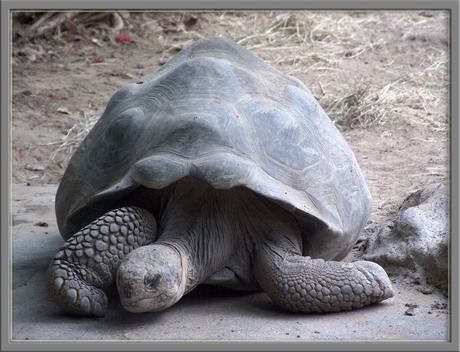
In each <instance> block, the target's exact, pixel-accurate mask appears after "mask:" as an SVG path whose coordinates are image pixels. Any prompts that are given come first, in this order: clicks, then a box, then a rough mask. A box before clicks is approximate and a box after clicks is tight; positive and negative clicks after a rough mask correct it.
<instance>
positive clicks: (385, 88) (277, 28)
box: [52, 11, 449, 160]
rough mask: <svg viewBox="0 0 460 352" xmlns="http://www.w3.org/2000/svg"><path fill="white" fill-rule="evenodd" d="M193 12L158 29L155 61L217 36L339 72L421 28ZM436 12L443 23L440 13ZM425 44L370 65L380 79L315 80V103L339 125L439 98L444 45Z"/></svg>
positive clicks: (441, 123) (360, 18)
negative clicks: (412, 54) (416, 53)
mask: <svg viewBox="0 0 460 352" xmlns="http://www.w3.org/2000/svg"><path fill="white" fill-rule="evenodd" d="M163 15H164V14H163ZM168 15H169V16H175V17H176V20H177V22H178V23H180V21H181V18H183V16H184V14H167V16H168ZM198 16H199V18H200V21H201V22H204V23H205V25H204V27H203V28H201V29H200V30H197V29H196V28H194V27H192V28H187V27H186V26H182V27H179V28H178V29H177V31H176V33H175V35H174V36H169V35H168V34H164V35H160V36H159V41H160V43H161V45H162V48H163V51H162V53H163V54H162V61H167V60H168V59H170V58H171V57H172V56H173V55H174V54H175V53H177V51H179V50H181V49H183V48H185V47H186V46H188V45H189V44H191V43H192V42H194V41H196V40H198V39H200V38H202V37H209V36H224V37H227V38H230V39H232V40H234V41H235V42H237V43H238V44H240V45H242V46H244V47H246V48H247V49H249V50H252V51H254V52H256V53H257V55H259V56H260V57H262V58H263V59H264V60H265V61H267V62H268V63H269V64H271V65H273V66H275V67H279V68H280V70H282V71H283V72H285V73H287V74H290V75H294V76H299V75H300V76H301V75H306V74H307V73H308V74H315V73H316V74H317V75H319V74H321V75H324V74H336V75H337V74H342V73H343V74H345V73H346V70H344V69H343V67H344V65H345V64H346V63H352V64H356V65H361V64H363V62H362V61H360V60H361V59H363V58H364V57H365V56H366V57H372V55H374V56H379V55H381V56H391V55H388V52H389V49H390V47H392V46H394V45H395V43H397V41H398V40H400V41H401V40H402V41H404V40H407V41H410V40H411V38H415V39H417V35H419V33H421V32H423V30H425V31H426V30H427V28H428V30H429V23H428V21H429V18H428V17H424V16H423V15H421V16H420V15H418V14H417V13H416V12H413V11H400V12H396V13H390V12H389V11H386V12H385V11H383V12H379V11H374V12H371V11H369V12H366V11H361V12H343V11H316V12H311V11H298V12H266V11H265V12H253V13H243V12H221V13H215V12H208V13H200V14H198ZM442 16H444V17H442ZM442 16H441V17H442V19H444V20H446V23H447V19H446V16H447V15H446V14H444V15H442ZM163 18H164V17H163ZM155 21H159V20H155ZM141 27H142V25H141ZM401 30H402V31H403V33H404V35H403V36H402V38H398V37H394V36H391V32H392V31H394V32H396V31H398V32H400V31H401ZM446 30H447V28H446ZM379 31H381V34H382V35H380V32H379ZM376 33H377V36H375V34H376ZM385 33H386V35H383V34H385ZM373 35H374V36H375V37H373ZM178 36H180V38H181V40H179V41H178V40H177V38H178ZM425 47H426V52H425V54H424V55H423V56H422V57H420V58H419V60H418V62H416V63H415V65H411V67H410V70H409V71H408V70H407V67H408V66H407V63H400V62H397V61H395V60H393V61H390V62H387V63H385V64H381V65H380V67H376V69H379V70H384V71H385V73H387V74H386V77H387V80H386V81H384V82H381V81H380V82H373V81H372V80H364V79H361V80H357V81H355V83H354V84H348V85H347V84H345V85H342V86H338V87H332V88H331V87H328V89H326V90H324V88H323V86H322V85H321V82H319V81H318V80H317V83H318V84H319V85H320V88H321V93H322V94H321V96H320V97H319V99H318V100H319V102H320V104H321V105H322V106H323V107H324V109H325V110H326V112H327V113H328V114H329V116H330V118H331V119H332V120H333V121H334V122H335V123H336V124H337V125H339V126H340V127H341V128H345V129H346V128H356V127H370V126H373V125H375V124H380V125H381V124H385V123H388V122H391V121H392V119H394V118H396V117H397V116H398V114H396V113H395V111H396V110H397V108H398V107H405V108H410V109H416V110H425V111H427V109H428V108H429V107H430V106H431V107H433V106H435V105H436V104H438V103H443V104H446V101H445V100H442V99H440V97H441V96H444V97H446V96H447V92H448V82H449V56H448V48H447V46H445V47H443V46H442V45H440V46H436V45H432V44H430V43H429V42H428V43H426V45H425ZM393 50H394V48H393ZM345 67H346V66H345ZM401 72H403V73H402V74H401ZM321 77H322V76H321ZM346 79H347V78H343V77H342V80H346ZM348 80H349V78H348ZM446 115H447V114H446ZM446 115H443V114H441V115H440V116H431V118H430V121H425V122H426V123H429V124H430V125H431V126H432V127H433V128H434V129H438V130H442V129H445V128H447V126H448V121H447V118H446ZM96 120H97V118H96V117H94V116H90V117H88V116H85V118H84V119H83V121H81V122H79V123H78V124H76V125H75V126H74V127H73V128H72V129H71V130H70V131H69V133H68V134H67V135H66V136H65V137H64V138H63V140H62V141H61V142H60V143H59V147H58V149H57V150H56V151H55V152H54V153H53V155H52V158H53V160H55V159H56V160H57V159H59V158H61V159H62V157H60V156H62V155H63V154H64V155H69V154H70V153H71V151H72V150H73V148H74V147H76V146H77V145H78V144H79V143H80V142H81V140H82V139H83V137H84V136H85V135H86V133H87V132H88V131H89V130H90V129H91V128H92V126H93V125H94V123H95V122H96Z"/></svg>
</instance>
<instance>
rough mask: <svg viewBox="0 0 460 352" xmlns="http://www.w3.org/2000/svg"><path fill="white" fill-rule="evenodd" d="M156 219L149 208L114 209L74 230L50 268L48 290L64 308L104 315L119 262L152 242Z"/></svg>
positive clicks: (86, 313)
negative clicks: (147, 209)
mask: <svg viewBox="0 0 460 352" xmlns="http://www.w3.org/2000/svg"><path fill="white" fill-rule="evenodd" d="M155 238H156V221H155V219H154V217H153V215H152V214H150V213H149V212H148V211H146V210H144V209H141V208H135V207H123V208H120V209H115V210H112V211H110V212H108V213H106V214H104V215H103V216H101V217H100V218H99V219H96V220H95V221H93V222H92V223H90V224H89V225H87V226H86V227H84V228H83V229H82V230H80V231H78V232H77V233H75V234H74V235H73V236H72V237H71V238H69V239H68V240H67V241H66V243H65V244H64V245H63V246H62V247H61V248H60V250H59V251H58V253H57V254H56V255H55V257H54V259H53V261H52V262H51V264H50V266H49V268H48V272H47V281H46V282H47V285H46V286H47V290H48V293H49V294H50V296H51V297H52V299H53V301H54V302H55V303H56V304H57V305H58V306H59V307H60V308H61V309H62V310H64V311H65V312H68V313H71V314H75V315H89V316H91V315H93V316H97V317H102V316H104V315H105V314H106V311H107V295H106V294H105V292H104V291H103V290H102V289H103V288H106V287H108V286H110V285H111V284H112V283H114V281H115V274H116V271H117V269H118V266H119V264H120V262H121V261H122V260H123V259H124V257H125V255H127V254H128V253H129V252H131V251H132V250H134V249H136V248H138V247H140V246H144V245H147V244H149V243H152V242H153V241H154V240H155Z"/></svg>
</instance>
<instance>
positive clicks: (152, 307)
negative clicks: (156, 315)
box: [121, 293, 179, 313]
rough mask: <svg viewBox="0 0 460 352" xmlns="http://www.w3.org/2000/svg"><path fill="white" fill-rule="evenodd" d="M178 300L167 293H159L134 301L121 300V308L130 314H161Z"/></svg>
mask: <svg viewBox="0 0 460 352" xmlns="http://www.w3.org/2000/svg"><path fill="white" fill-rule="evenodd" d="M178 300H179V299H177V298H175V297H171V296H169V295H168V294H167V293H161V294H158V295H155V296H153V297H149V298H140V299H138V300H136V301H134V302H133V301H125V300H123V299H122V300H121V304H122V305H123V308H125V309H126V310H127V311H128V312H131V313H147V312H161V311H163V310H165V309H167V308H169V307H171V306H172V305H174V304H175V303H176V302H177V301H178Z"/></svg>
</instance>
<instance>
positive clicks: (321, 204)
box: [55, 38, 371, 260]
mask: <svg viewBox="0 0 460 352" xmlns="http://www.w3.org/2000/svg"><path fill="white" fill-rule="evenodd" d="M187 176H189V177H195V178H197V179H199V180H201V181H203V182H206V183H207V184H209V185H211V186H213V187H215V188H218V189H229V188H232V187H236V186H242V187H247V188H249V189H251V190H252V191H254V192H256V193H258V194H260V195H263V196H265V197H266V198H268V199H270V200H272V201H273V202H275V203H277V204H279V205H281V206H282V207H284V208H285V209H287V210H289V211H290V212H292V214H293V215H294V216H295V217H296V218H297V220H298V222H299V224H300V227H301V230H302V235H303V241H304V246H303V248H304V255H309V256H311V257H314V258H324V259H326V260H331V259H335V260H340V259H342V258H343V257H345V255H346V254H347V253H348V252H349V251H350V250H351V248H352V245H353V244H354V242H355V241H356V239H357V237H358V235H359V233H360V231H361V230H362V228H363V227H364V225H365V224H366V222H367V219H368V217H369V215H370V211H371V197H370V193H369V190H368V188H367V186H366V183H365V181H364V178H363V176H362V173H361V171H360V168H359V166H358V164H357V161H356V159H355V156H354V154H353V152H352V150H351V149H350V147H349V145H348V144H347V142H346V141H345V139H344V138H343V136H342V135H341V134H340V132H339V131H338V130H337V129H336V127H335V126H334V124H333V123H332V122H331V120H330V119H329V117H328V116H327V115H326V113H325V112H324V111H323V109H322V108H321V106H320V105H319V103H318V102H317V101H316V99H315V98H314V97H313V95H312V94H311V92H310V91H309V90H308V88H307V87H306V86H305V85H304V84H303V83H302V82H300V81H299V80H298V79H296V78H293V77H290V76H287V75H284V74H282V73H281V72H279V71H277V70H275V69H274V68H272V67H270V66H269V65H267V64H266V63H265V62H264V61H262V60H261V59H259V58H257V57H256V56H254V55H253V54H251V53H250V52H249V51H248V50H246V49H245V48H243V47H241V46H239V45H237V44H235V43H233V42H231V41H229V40H226V39H222V38H212V39H205V40H201V41H198V42H196V43H194V44H193V45H191V46H189V47H188V48H186V49H184V50H183V51H181V52H180V53H178V54H177V55H176V56H175V57H173V58H172V59H171V60H170V61H169V62H168V63H166V64H165V65H164V66H163V67H162V68H161V69H160V70H158V71H157V72H156V73H153V74H150V75H147V76H145V77H142V78H140V79H139V80H138V81H136V82H135V83H133V84H130V85H128V86H126V87H124V88H121V89H120V90H118V91H117V92H116V93H115V94H114V95H113V97H112V98H111V99H110V101H109V103H108V105H107V107H106V109H105V111H104V113H103V115H102V116H101V117H100V119H99V121H98V122H97V123H96V125H95V126H94V127H93V129H92V130H91V131H90V132H89V134H88V135H87V136H86V138H85V139H84V141H83V142H82V143H81V145H80V146H79V148H78V149H77V151H76V152H75V154H74V155H73V156H72V158H71V160H70V162H69V165H68V167H67V170H66V172H65V174H64V176H63V178H62V181H61V183H60V185H59V188H58V191H57V195H56V203H55V204H56V216H57V223H58V226H59V229H60V231H61V234H62V236H63V237H64V238H65V239H67V238H68V237H70V236H71V235H72V234H73V233H74V232H76V231H77V230H79V229H80V228H82V227H83V226H85V225H86V224H88V223H89V222H90V221H92V220H94V219H95V218H97V217H98V216H99V215H101V214H103V213H104V212H106V211H107V210H109V209H111V208H113V205H114V204H115V203H116V202H117V201H119V200H120V199H122V198H123V197H126V196H127V195H128V194H130V193H131V192H133V191H134V190H136V189H139V187H145V188H148V189H156V190H161V189H164V188H166V187H168V186H169V185H171V184H173V183H175V182H176V181H178V180H180V179H182V178H184V177H187Z"/></svg>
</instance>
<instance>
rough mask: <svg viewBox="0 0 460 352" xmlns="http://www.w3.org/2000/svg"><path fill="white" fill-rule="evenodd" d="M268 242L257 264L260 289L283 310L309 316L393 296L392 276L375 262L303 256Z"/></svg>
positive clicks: (349, 308) (255, 270)
mask: <svg viewBox="0 0 460 352" xmlns="http://www.w3.org/2000/svg"><path fill="white" fill-rule="evenodd" d="M281 238H282V236H278V237H277V240H276V242H275V241H270V240H268V239H267V240H265V241H263V244H261V245H260V248H259V251H258V253H256V256H255V261H254V274H255V276H256V279H257V281H258V282H259V284H260V286H261V287H262V288H263V289H264V291H265V292H266V293H267V294H268V295H269V296H270V298H271V299H272V300H273V301H274V302H275V303H276V304H278V305H280V306H281V307H283V308H285V309H287V310H291V311H295V312H297V311H300V312H305V313H311V312H317V313H325V312H338V311H342V310H351V309H357V308H362V307H363V306H366V305H369V304H372V303H377V302H380V301H383V300H385V299H387V298H390V297H393V290H392V287H391V282H390V280H389V278H388V275H387V274H386V272H385V271H384V270H383V268H382V267H380V265H378V264H376V263H372V262H366V261H357V262H353V263H345V262H336V261H324V260H323V259H311V258H310V257H302V256H301V255H300V254H299V253H296V251H295V250H292V249H291V250H290V246H289V245H288V244H287V243H285V244H284V245H283V244H282V243H280V239H281Z"/></svg>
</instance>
